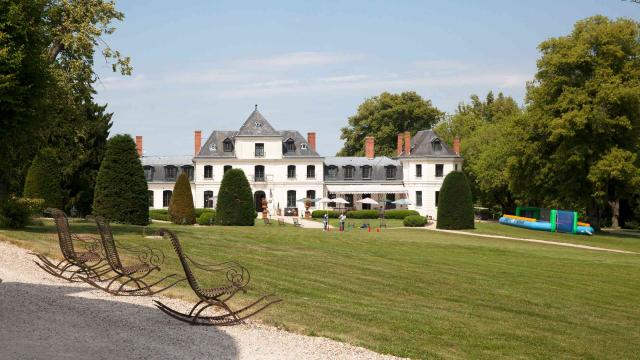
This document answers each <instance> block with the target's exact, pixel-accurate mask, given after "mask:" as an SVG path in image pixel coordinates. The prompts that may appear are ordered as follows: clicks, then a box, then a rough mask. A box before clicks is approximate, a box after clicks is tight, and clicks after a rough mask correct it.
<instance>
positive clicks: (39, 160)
mask: <svg viewBox="0 0 640 360" xmlns="http://www.w3.org/2000/svg"><path fill="white" fill-rule="evenodd" d="M61 181H62V173H61V171H60V164H59V162H58V158H57V157H56V154H55V152H54V151H53V150H52V149H49V148H46V149H43V150H42V151H40V153H39V154H38V155H36V157H35V158H34V159H33V162H32V163H31V166H30V167H29V171H28V172H27V178H26V179H25V183H24V196H25V197H27V198H32V199H43V200H44V206H45V207H53V208H56V209H60V208H61V207H62V188H61V187H60V182H61Z"/></svg>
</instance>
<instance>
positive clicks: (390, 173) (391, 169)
mask: <svg viewBox="0 0 640 360" xmlns="http://www.w3.org/2000/svg"><path fill="white" fill-rule="evenodd" d="M385 172H386V175H387V179H395V178H396V167H395V166H393V165H389V166H386V167H385Z"/></svg>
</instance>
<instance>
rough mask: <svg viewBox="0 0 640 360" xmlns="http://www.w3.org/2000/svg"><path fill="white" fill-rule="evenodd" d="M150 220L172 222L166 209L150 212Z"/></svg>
mask: <svg viewBox="0 0 640 360" xmlns="http://www.w3.org/2000/svg"><path fill="white" fill-rule="evenodd" d="M149 218H151V219H153V220H162V221H170V220H169V211H167V210H166V209H157V210H149Z"/></svg>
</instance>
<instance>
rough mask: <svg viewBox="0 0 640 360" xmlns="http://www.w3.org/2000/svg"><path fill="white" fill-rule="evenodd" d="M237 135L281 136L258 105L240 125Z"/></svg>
mask: <svg viewBox="0 0 640 360" xmlns="http://www.w3.org/2000/svg"><path fill="white" fill-rule="evenodd" d="M237 136H280V133H278V132H277V131H276V130H275V129H274V128H273V126H271V124H269V122H268V121H267V119H265V118H264V116H262V114H260V112H259V111H258V109H257V107H256V109H255V110H253V112H252V113H251V115H249V117H248V118H247V120H245V122H244V124H242V126H241V127H240V130H239V131H238V134H237Z"/></svg>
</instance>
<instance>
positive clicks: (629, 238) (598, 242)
mask: <svg viewBox="0 0 640 360" xmlns="http://www.w3.org/2000/svg"><path fill="white" fill-rule="evenodd" d="M475 225H476V228H475V229H474V230H468V231H469V232H472V233H478V234H488V235H502V236H512V237H520V238H530V239H537V240H550V241H558V242H566V243H571V244H581V245H589V246H597V247H603V248H610V249H620V250H628V251H635V252H640V234H639V235H638V236H633V235H624V234H616V233H610V232H602V231H601V232H597V233H596V234H595V235H592V236H588V235H573V234H563V233H551V232H546V231H537V230H529V229H523V228H518V227H515V226H508V225H502V224H499V223H497V222H476V224H475ZM465 231H466V230H465Z"/></svg>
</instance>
